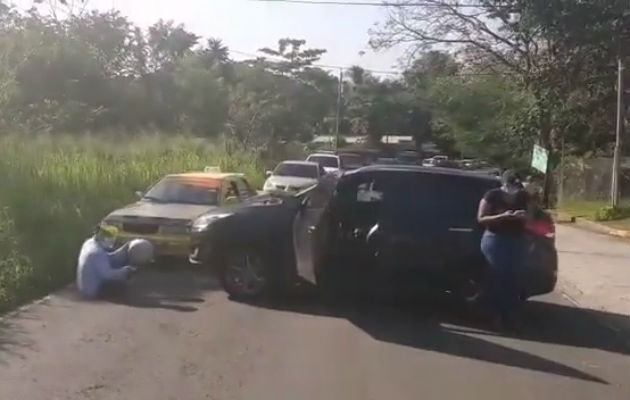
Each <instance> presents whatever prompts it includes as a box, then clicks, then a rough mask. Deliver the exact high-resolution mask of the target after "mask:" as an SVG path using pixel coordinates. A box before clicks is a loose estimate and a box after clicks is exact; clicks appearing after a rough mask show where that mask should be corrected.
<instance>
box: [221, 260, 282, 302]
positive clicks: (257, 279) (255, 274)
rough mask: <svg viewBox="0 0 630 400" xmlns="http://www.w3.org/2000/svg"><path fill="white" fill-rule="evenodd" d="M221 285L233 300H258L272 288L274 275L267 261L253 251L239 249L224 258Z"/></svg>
mask: <svg viewBox="0 0 630 400" xmlns="http://www.w3.org/2000/svg"><path fill="white" fill-rule="evenodd" d="M222 264H223V265H222V267H221V273H220V278H221V285H222V286H223V289H224V290H225V291H226V292H227V293H228V294H229V295H230V296H231V297H233V298H235V299H239V300H256V299H260V298H262V297H264V296H265V295H267V294H268V293H269V291H270V288H271V286H272V280H273V277H272V274H271V273H270V269H269V267H268V264H267V263H266V262H265V259H264V258H263V257H262V256H261V255H260V253H259V252H257V251H255V250H251V249H238V250H233V251H230V252H228V254H226V255H225V256H224V257H223V262H222Z"/></svg>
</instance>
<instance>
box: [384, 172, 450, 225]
mask: <svg viewBox="0 0 630 400" xmlns="http://www.w3.org/2000/svg"><path fill="white" fill-rule="evenodd" d="M392 178H394V179H392V180H391V182H390V183H389V184H388V185H387V191H386V193H385V195H384V204H385V206H384V209H383V212H384V213H385V214H386V217H385V218H384V221H383V222H384V224H385V226H386V229H387V230H389V231H390V232H392V233H401V234H414V233H419V232H421V231H430V230H434V229H437V228H438V227H439V226H440V224H444V221H443V216H444V214H445V213H447V212H448V211H447V210H446V207H445V205H443V204H441V203H440V199H439V196H438V195H436V193H437V190H438V189H439V185H440V183H441V182H440V181H439V179H437V178H439V177H438V176H436V175H433V174H415V173H410V174H407V173H405V174H399V175H398V176H393V177H392Z"/></svg>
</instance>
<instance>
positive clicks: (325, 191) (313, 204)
mask: <svg viewBox="0 0 630 400" xmlns="http://www.w3.org/2000/svg"><path fill="white" fill-rule="evenodd" d="M331 193H332V186H331V185H328V184H326V183H321V182H320V183H319V184H318V185H316V186H314V187H312V188H310V189H307V190H306V191H305V192H302V193H300V194H298V195H297V196H298V197H299V201H300V209H299V211H298V212H297V213H296V215H295V218H294V220H293V248H294V251H295V264H296V272H297V275H298V277H300V278H302V279H304V280H306V281H308V282H310V283H312V284H316V278H315V275H316V271H317V270H318V268H320V267H321V264H322V263H324V262H325V254H326V245H327V244H328V234H329V231H328V223H327V215H328V204H329V201H330V197H331Z"/></svg>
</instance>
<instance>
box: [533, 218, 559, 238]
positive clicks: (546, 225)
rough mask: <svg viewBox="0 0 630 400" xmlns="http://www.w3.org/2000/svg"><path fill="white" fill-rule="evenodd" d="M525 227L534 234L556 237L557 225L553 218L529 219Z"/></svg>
mask: <svg viewBox="0 0 630 400" xmlns="http://www.w3.org/2000/svg"><path fill="white" fill-rule="evenodd" d="M525 229H526V230H527V231H528V232H530V233H532V234H534V235H537V236H542V237H545V238H547V239H553V238H555V237H556V227H555V225H554V224H553V221H551V220H545V219H540V220H535V221H529V222H528V223H527V225H526V226H525Z"/></svg>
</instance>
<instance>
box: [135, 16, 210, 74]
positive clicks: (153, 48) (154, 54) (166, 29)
mask: <svg viewBox="0 0 630 400" xmlns="http://www.w3.org/2000/svg"><path fill="white" fill-rule="evenodd" d="M198 40H199V36H197V35H195V34H194V33H191V32H188V31H186V29H184V26H183V25H181V24H180V25H175V24H174V23H173V21H167V22H165V21H163V20H159V21H158V22H157V23H155V24H153V25H152V26H150V27H149V31H148V40H147V46H148V54H149V63H148V64H149V70H150V71H159V70H163V69H167V70H168V69H171V68H173V67H174V66H175V63H176V62H177V61H178V60H181V59H182V58H184V56H186V55H188V54H190V53H191V52H192V48H193V46H195V45H196V44H197V41H198Z"/></svg>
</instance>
